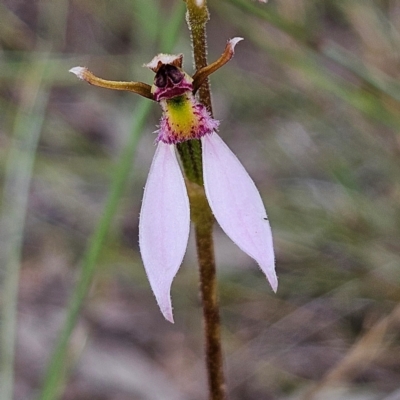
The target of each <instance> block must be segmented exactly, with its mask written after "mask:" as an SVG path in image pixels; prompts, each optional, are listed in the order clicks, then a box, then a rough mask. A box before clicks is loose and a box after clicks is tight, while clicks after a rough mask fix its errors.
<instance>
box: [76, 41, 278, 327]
mask: <svg viewBox="0 0 400 400" xmlns="http://www.w3.org/2000/svg"><path fill="white" fill-rule="evenodd" d="M240 40H242V38H233V39H231V40H230V41H228V43H227V46H226V48H225V51H224V53H223V54H222V56H221V57H220V58H219V59H218V60H217V61H216V62H214V63H212V64H210V65H208V66H206V67H204V68H202V69H200V70H199V71H197V72H196V73H195V74H194V76H193V77H190V76H189V75H188V74H187V73H185V72H184V71H183V70H182V61H183V56H182V55H181V54H179V55H168V54H159V55H158V56H156V57H154V59H153V60H152V61H151V62H150V63H149V64H147V65H146V66H147V67H148V68H150V69H151V70H152V71H154V72H155V74H156V75H155V78H154V84H153V85H152V86H151V87H150V86H149V85H147V84H145V83H141V82H112V81H105V80H103V79H100V78H97V77H96V76H94V75H93V74H92V73H91V72H90V71H89V70H88V69H86V68H83V67H75V68H72V69H71V70H70V71H71V72H72V73H74V74H76V75H77V76H78V77H79V78H80V79H83V80H85V81H87V82H89V83H91V84H93V85H96V86H102V87H106V88H110V89H117V90H130V91H133V92H135V93H138V94H140V95H142V96H144V97H147V98H150V99H152V100H155V101H156V102H158V103H160V105H161V108H162V111H163V114H162V117H161V121H160V125H159V129H158V131H157V133H158V136H157V139H156V144H157V148H156V151H155V155H154V158H153V162H152V164H151V168H150V172H149V175H148V178H147V183H146V186H145V189H144V196H143V202H142V208H141V212H140V221H139V246H140V253H141V256H142V259H143V264H144V267H145V270H146V273H147V276H148V279H149V282H150V285H151V288H152V290H153V292H154V294H155V297H156V300H157V303H158V305H159V307H160V310H161V312H162V314H163V315H164V317H165V318H166V319H167V320H168V321H170V322H173V315H172V304H171V296H170V290H171V285H172V281H173V279H174V277H175V275H176V273H177V272H178V269H179V267H180V265H181V263H182V260H183V257H184V255H185V252H186V247H187V243H188V238H189V230H190V206H189V197H188V194H187V189H186V184H185V179H184V176H183V174H182V171H181V168H180V165H179V162H178V159H177V155H176V150H175V147H176V146H175V145H177V144H179V143H181V142H184V141H187V140H200V141H201V147H202V165H203V171H202V172H203V181H204V189H205V193H206V197H207V200H208V203H209V205H210V208H211V210H212V212H213V214H214V216H215V219H216V220H217V222H218V223H219V225H220V226H221V228H222V229H223V230H224V232H225V233H226V234H227V235H228V236H229V237H230V238H231V239H232V241H233V242H234V243H236V245H237V246H239V247H240V248H241V249H242V250H243V251H244V252H245V253H247V254H248V255H249V256H250V257H252V258H253V259H254V260H255V261H256V262H257V263H258V264H259V266H260V268H261V269H262V271H263V272H264V273H265V275H266V277H267V279H268V281H269V283H270V285H271V287H272V289H273V290H274V291H276V290H277V286H278V281H277V277H276V273H275V261H274V251H273V243H272V235H271V228H270V224H269V221H268V218H267V214H266V211H265V208H264V205H263V202H262V200H261V196H260V194H259V192H258V190H257V188H256V186H255V184H254V182H253V180H252V179H251V178H250V176H249V175H248V173H247V172H246V170H245V169H244V167H243V165H242V164H241V163H240V161H239V160H238V158H237V157H236V156H235V155H234V154H233V152H232V151H231V150H230V149H229V148H228V146H227V145H226V144H225V143H224V142H223V140H222V139H221V138H220V136H219V135H218V134H217V132H216V131H217V129H218V125H219V122H218V121H217V120H215V119H213V118H212V116H211V115H210V113H209V112H208V110H207V109H206V107H205V106H204V105H203V104H201V103H199V102H198V101H197V100H196V97H195V93H196V91H197V90H198V88H199V87H200V86H201V84H202V83H203V82H204V81H205V80H206V79H207V77H208V76H209V75H210V74H211V73H213V72H214V71H216V70H217V69H219V68H220V67H221V66H222V65H224V64H225V63H226V62H228V61H229V60H230V59H231V58H232V56H233V54H234V48H235V46H236V44H237V43H238V42H239V41H240Z"/></svg>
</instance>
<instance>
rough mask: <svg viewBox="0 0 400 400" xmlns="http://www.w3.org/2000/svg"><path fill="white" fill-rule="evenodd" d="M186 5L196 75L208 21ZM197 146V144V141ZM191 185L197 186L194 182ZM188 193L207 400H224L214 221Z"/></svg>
mask: <svg viewBox="0 0 400 400" xmlns="http://www.w3.org/2000/svg"><path fill="white" fill-rule="evenodd" d="M186 5H187V10H188V18H187V21H188V25H189V29H190V31H191V39H192V45H193V55H194V62H195V68H196V71H198V70H199V69H200V68H203V67H205V66H206V65H207V37H206V23H207V21H208V19H209V13H208V9H207V5H206V1H205V0H204V2H203V4H202V5H201V6H200V7H199V5H198V2H197V1H195V0H186ZM198 93H199V100H200V102H201V103H202V104H204V105H205V106H206V107H207V109H208V111H209V112H210V114H211V115H212V105H211V92H210V85H209V81H208V79H207V80H206V81H205V82H204V83H203V84H202V85H201V86H200V89H199V92H198ZM191 142H193V141H190V142H186V143H183V145H185V146H190V143H191ZM198 143H199V144H200V142H199V141H198ZM178 150H179V147H178ZM196 150H197V151H199V153H200V152H201V146H198V149H196ZM179 153H180V154H181V153H183V151H182V150H179ZM195 154H196V153H195ZM200 154H201V153H200ZM192 159H193V164H196V163H197V161H196V157H193V158H192ZM200 161H201V155H200ZM183 165H184V166H185V160H183ZM198 165H199V164H198ZM200 167H201V164H200ZM201 171H202V170H201ZM185 172H186V169H185ZM188 178H189V179H190V176H188ZM194 182H195V183H198V184H199V183H200V182H198V181H194ZM201 183H202V179H201ZM188 189H189V196H190V205H191V210H192V211H191V212H192V221H193V223H194V225H195V234H196V247H197V256H198V261H199V268H200V291H201V295H202V302H203V316H204V329H205V347H206V366H207V376H208V385H209V399H210V400H224V399H226V391H225V379H224V372H223V361H222V345H221V328H220V326H221V324H220V316H219V305H218V293H217V277H216V265H215V257H214V242H213V236H212V233H213V224H214V218H213V215H212V212H211V210H210V207H209V205H208V202H207V199H206V196H205V193H204V190H203V189H202V187H199V186H197V185H192V184H190V183H189V184H188Z"/></svg>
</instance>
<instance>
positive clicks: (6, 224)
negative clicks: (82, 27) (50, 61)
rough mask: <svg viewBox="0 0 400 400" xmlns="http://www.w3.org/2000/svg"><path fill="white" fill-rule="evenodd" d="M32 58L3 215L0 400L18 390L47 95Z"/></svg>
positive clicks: (40, 68)
mask: <svg viewBox="0 0 400 400" xmlns="http://www.w3.org/2000/svg"><path fill="white" fill-rule="evenodd" d="M36 61H37V60H36V59H35V57H32V60H31V63H30V66H29V67H27V68H21V69H20V71H19V72H20V81H21V82H23V83H22V85H21V89H22V91H21V101H20V104H19V107H18V110H17V113H16V115H15V121H14V129H13V138H12V145H11V148H10V150H9V154H8V158H7V162H6V167H5V183H4V189H3V202H2V215H1V226H2V229H1V239H2V247H1V264H2V265H3V267H4V271H3V273H4V275H3V276H2V281H1V293H2V300H1V303H0V304H1V306H2V307H1V311H2V312H1V325H0V328H1V330H0V334H1V341H0V355H1V358H0V398H1V399H4V400H11V399H12V398H13V386H14V357H15V342H16V333H17V303H18V301H17V300H18V284H19V272H20V267H21V248H22V242H23V236H24V227H25V218H26V213H27V206H28V197H29V188H30V184H31V178H32V173H33V167H34V163H35V157H36V148H37V145H38V142H39V138H40V133H41V130H42V125H43V122H44V119H45V113H46V107H47V102H48V92H47V91H45V90H43V88H42V87H41V84H42V78H43V74H44V66H45V64H46V63H45V62H43V60H41V62H40V63H37V62H36Z"/></svg>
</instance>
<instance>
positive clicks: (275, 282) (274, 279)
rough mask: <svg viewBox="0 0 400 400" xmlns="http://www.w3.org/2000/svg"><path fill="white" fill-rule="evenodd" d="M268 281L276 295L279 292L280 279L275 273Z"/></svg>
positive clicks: (268, 277)
mask: <svg viewBox="0 0 400 400" xmlns="http://www.w3.org/2000/svg"><path fill="white" fill-rule="evenodd" d="M267 279H268V282H269V284H270V285H271V288H272V290H273V291H274V293H276V292H277V291H278V277H277V276H276V274H275V272H274V273H273V275H269V276H268V275H267Z"/></svg>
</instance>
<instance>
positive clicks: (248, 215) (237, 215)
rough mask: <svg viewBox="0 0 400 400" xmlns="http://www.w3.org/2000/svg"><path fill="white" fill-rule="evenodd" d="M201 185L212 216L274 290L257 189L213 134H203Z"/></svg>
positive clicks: (269, 237)
mask: <svg viewBox="0 0 400 400" xmlns="http://www.w3.org/2000/svg"><path fill="white" fill-rule="evenodd" d="M201 140H202V147H203V174H204V188H205V191H206V195H207V199H208V202H209V204H210V207H211V209H212V211H213V213H214V216H215V218H216V220H217V221H218V223H219V224H220V226H221V228H222V229H223V230H224V231H225V233H226V234H227V235H228V236H229V237H230V238H231V239H232V240H233V241H234V242H235V243H236V244H237V245H238V246H239V247H240V248H241V249H242V250H243V251H244V252H245V253H247V254H248V255H249V256H251V257H252V258H254V259H255V260H256V261H257V263H258V264H259V265H260V267H261V269H262V270H263V271H264V273H265V275H266V276H267V278H268V281H269V283H270V285H271V287H272V289H273V290H274V291H276V290H277V287H278V280H277V277H276V273H275V259H274V249H273V244H272V234H271V227H270V225H269V222H268V219H267V214H266V212H265V208H264V205H263V202H262V200H261V196H260V193H259V192H258V190H257V188H256V186H255V184H254V182H253V180H252V179H251V178H250V176H249V174H248V173H247V172H246V170H245V169H244V167H243V165H242V164H241V163H240V161H239V160H238V159H237V157H236V156H235V155H234V154H233V153H232V151H231V150H230V149H229V147H228V146H227V145H226V144H225V143H224V142H223V141H222V139H221V138H220V137H219V136H218V135H217V134H216V133H213V134H211V135H206V136H203V137H202V139H201Z"/></svg>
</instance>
